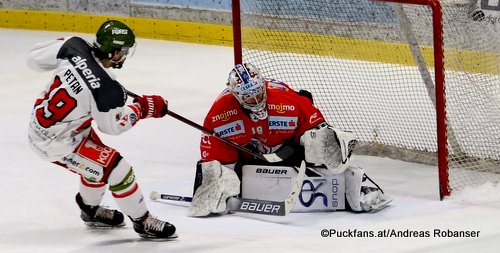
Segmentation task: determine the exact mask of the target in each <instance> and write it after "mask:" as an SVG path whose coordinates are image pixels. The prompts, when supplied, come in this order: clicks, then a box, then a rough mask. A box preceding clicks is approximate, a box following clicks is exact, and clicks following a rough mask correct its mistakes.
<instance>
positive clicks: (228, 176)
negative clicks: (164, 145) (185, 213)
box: [189, 161, 240, 216]
mask: <svg viewBox="0 0 500 253" xmlns="http://www.w3.org/2000/svg"><path fill="white" fill-rule="evenodd" d="M201 173H202V183H201V185H200V186H199V187H198V189H196V192H195V194H194V196H193V200H192V202H191V205H190V206H189V215H190V216H207V215H209V214H211V213H226V212H227V206H226V200H227V199H228V198H229V197H232V196H237V195H238V194H240V180H239V179H238V176H237V175H236V173H235V172H234V170H232V169H230V168H228V167H226V166H224V165H222V164H221V163H220V162H219V161H210V162H204V163H202V164H201Z"/></svg>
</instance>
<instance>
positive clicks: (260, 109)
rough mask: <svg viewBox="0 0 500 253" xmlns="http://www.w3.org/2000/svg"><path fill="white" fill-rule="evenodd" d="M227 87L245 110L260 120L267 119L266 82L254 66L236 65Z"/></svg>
mask: <svg viewBox="0 0 500 253" xmlns="http://www.w3.org/2000/svg"><path fill="white" fill-rule="evenodd" d="M227 87H228V88H229V90H230V91H231V93H233V95H234V96H235V97H236V99H237V100H238V102H239V103H240V105H241V106H243V108H245V109H247V110H250V111H251V112H252V115H253V116H254V117H255V118H256V119H259V120H262V119H265V118H267V108H266V87H265V80H264V78H263V77H262V75H261V73H260V70H259V69H258V68H257V67H255V66H254V65H253V64H250V63H244V64H236V65H235V66H234V68H233V69H232V70H231V72H230V73H229V78H228V80H227Z"/></svg>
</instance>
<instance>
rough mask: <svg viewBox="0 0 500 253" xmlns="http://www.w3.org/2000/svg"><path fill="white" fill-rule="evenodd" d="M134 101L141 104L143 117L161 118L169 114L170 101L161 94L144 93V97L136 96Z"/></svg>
mask: <svg viewBox="0 0 500 253" xmlns="http://www.w3.org/2000/svg"><path fill="white" fill-rule="evenodd" d="M134 101H135V102H138V103H139V104H140V106H141V112H142V113H141V119H145V118H161V117H163V116H165V114H167V111H168V102H167V100H165V99H163V98H162V97H161V96H157V95H151V96H148V95H143V96H142V97H136V98H135V99H134Z"/></svg>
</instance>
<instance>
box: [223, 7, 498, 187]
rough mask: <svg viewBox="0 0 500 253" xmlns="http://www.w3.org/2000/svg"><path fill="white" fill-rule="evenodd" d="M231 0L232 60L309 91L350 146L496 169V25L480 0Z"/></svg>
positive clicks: (472, 180)
mask: <svg viewBox="0 0 500 253" xmlns="http://www.w3.org/2000/svg"><path fill="white" fill-rule="evenodd" d="M388 1H391V2H381V1H369V0H356V1H347V0H336V1H325V0H287V1H284V0H241V1H238V0H233V1H232V4H233V32H234V52H235V62H236V63H241V61H242V60H243V61H244V62H251V63H254V64H256V65H257V66H258V67H260V69H261V71H262V73H263V74H264V75H265V76H266V77H268V78H273V79H277V80H280V81H283V82H286V83H288V84H289V85H290V86H291V87H293V88H294V89H296V90H298V89H306V90H309V91H310V92H312V94H313V96H314V102H315V105H316V106H317V107H318V108H320V109H321V111H322V112H323V113H324V114H325V117H326V118H327V121H328V122H329V123H330V124H332V125H333V126H335V127H337V128H341V129H343V130H347V131H352V132H354V133H355V134H356V135H357V136H358V138H359V140H360V144H359V145H358V146H357V147H356V149H355V153H357V154H367V155H377V156H385V157H391V158H395V159H399V160H404V161H411V162H419V163H425V164H433V165H436V166H437V167H438V169H439V173H438V175H439V182H440V193H441V197H443V196H447V195H449V194H450V192H451V191H452V190H460V189H463V188H465V187H468V186H478V185H482V184H485V183H488V182H491V183H493V184H496V183H497V182H498V180H499V178H500V76H499V74H500V64H499V63H500V62H499V52H500V51H499V47H500V43H499V41H500V40H499V36H498V34H499V32H497V31H495V28H494V26H493V25H491V24H490V23H489V22H487V21H486V19H485V16H484V12H483V11H482V10H481V9H480V7H479V6H480V5H479V4H478V3H477V1H467V0H443V1H440V2H438V1H437V0H388Z"/></svg>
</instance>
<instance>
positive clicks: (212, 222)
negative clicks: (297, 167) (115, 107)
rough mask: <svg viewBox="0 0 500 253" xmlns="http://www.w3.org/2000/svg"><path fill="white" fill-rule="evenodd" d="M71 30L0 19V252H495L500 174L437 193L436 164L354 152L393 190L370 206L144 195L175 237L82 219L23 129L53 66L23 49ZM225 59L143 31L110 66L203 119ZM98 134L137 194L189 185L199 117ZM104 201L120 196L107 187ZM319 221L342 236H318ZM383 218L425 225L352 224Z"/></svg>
mask: <svg viewBox="0 0 500 253" xmlns="http://www.w3.org/2000/svg"><path fill="white" fill-rule="evenodd" d="M68 35H70V34H68V33H62V32H38V31H27V30H8V29H0V49H1V54H0V55H1V56H2V62H1V63H0V85H1V94H2V97H1V98H0V112H1V121H0V122H1V124H0V127H1V131H0V144H1V151H2V152H0V175H1V177H0V185H1V190H0V193H1V196H2V197H1V199H0V203H1V206H0V227H1V229H0V252H2V253H7V252H8V253H10V252H30V253H31V252H39V253H45V252H47V253H49V252H50V253H56V252H82V253H91V252H119V253H139V252H144V253H145V252H148V253H149V252H233V253H234V252H238V253H244V252H252V253H254V252H274V253H279V252H287V253H289V252H315V253H317V252H349V253H352V252H454V253H458V252H499V250H500V229H499V228H500V197H499V196H500V195H499V194H498V189H499V187H498V186H495V185H485V186H483V187H481V188H476V189H470V190H468V191H466V192H463V193H459V194H456V195H455V196H454V197H452V198H450V199H445V200H444V201H440V200H439V194H438V183H437V169H436V167H433V166H423V165H418V164H412V163H405V162H400V161H395V160H390V159H386V158H373V157H357V158H356V160H355V164H357V165H360V166H362V167H364V168H365V169H366V170H367V173H368V175H370V176H371V178H373V179H374V180H375V181H376V182H377V183H379V185H380V186H381V187H382V188H383V189H384V190H385V191H386V193H387V194H389V195H390V196H392V197H393V198H394V201H393V203H392V204H391V206H390V207H389V208H386V209H384V210H382V211H380V212H378V213H373V214H353V213H347V212H332V213H292V214H290V215H288V216H285V217H269V216H258V215H250V214H232V215H227V216H221V217H212V218H191V217H188V216H187V208H186V206H187V205H186V204H185V203H177V204H164V203H157V202H153V201H151V200H149V199H147V204H148V206H149V208H150V210H151V211H152V213H154V214H155V215H156V216H159V217H160V218H162V219H165V220H168V221H170V222H172V223H173V224H175V225H176V227H177V228H178V233H179V235H180V236H179V238H178V239H177V240H175V241H169V242H151V241H144V240H141V239H139V237H138V236H137V235H136V233H135V232H134V231H133V229H132V228H131V222H130V221H127V226H126V227H125V228H121V229H110V230H93V229H88V228H86V227H85V226H84V225H83V223H82V221H81V220H80V218H79V209H78V207H77V206H76V204H75V202H74V195H75V193H76V192H77V191H78V181H79V178H78V176H77V175H75V174H73V173H70V172H68V171H66V170H65V169H63V168H61V167H58V166H55V165H52V164H50V163H48V162H45V161H43V160H41V159H40V158H38V157H37V156H36V155H35V154H34V153H33V152H32V151H31V150H30V149H29V147H28V142H27V137H26V132H27V126H28V119H29V115H30V112H31V108H32V106H33V103H34V99H35V97H36V95H37V94H38V92H40V91H41V89H42V88H43V87H44V85H45V84H46V82H48V81H49V77H50V75H51V73H37V72H34V71H32V70H30V69H28V68H27V66H26V63H25V55H26V53H27V51H28V50H29V48H30V47H31V45H32V44H34V43H36V42H41V41H46V40H50V39H53V38H57V37H60V36H68ZM77 35H79V36H81V37H84V38H86V39H87V40H89V41H91V40H92V39H93V35H89V34H77ZM232 62H233V58H232V49H231V48H230V47H219V46H207V45H197V44H186V43H176V42H167V41H155V40H145V39H139V40H138V47H137V50H136V52H135V55H134V56H133V58H131V59H128V60H127V62H126V64H125V66H124V68H123V69H121V70H116V71H115V72H116V74H117V76H118V81H120V82H121V83H122V84H123V85H124V86H125V87H126V88H127V89H129V90H131V91H134V92H136V93H140V94H160V95H162V96H164V97H165V98H166V99H168V100H169V108H170V109H171V110H172V111H174V112H176V113H178V114H180V115H183V116H184V117H186V118H189V119H191V120H193V121H195V122H198V123H202V122H203V117H204V116H205V114H206V113H207V110H208V108H209V107H210V105H211V103H212V102H213V100H214V99H215V98H216V97H217V95H218V94H219V92H220V91H221V90H222V89H223V88H224V84H225V80H226V77H227V76H226V75H227V73H228V72H229V70H230V69H231V67H232ZM101 137H102V139H103V141H104V142H105V143H107V144H108V145H110V146H112V147H114V148H116V149H118V150H119V151H120V152H121V154H122V155H123V156H124V157H125V158H126V159H127V160H128V161H129V162H130V163H131V164H132V165H133V166H134V170H135V172H136V175H137V177H138V180H139V183H140V187H141V188H142V191H143V193H144V195H145V196H147V195H148V194H149V192H151V191H152V190H156V191H160V192H166V193H171V194H179V195H186V196H189V195H190V194H191V191H192V183H193V175H194V170H195V164H196V161H197V160H198V159H199V153H198V144H199V143H198V142H199V137H200V133H199V132H198V131H197V130H196V129H194V128H192V127H190V126H188V125H186V124H184V123H181V122H179V121H177V120H175V119H173V118H169V117H166V118H165V119H155V120H145V121H143V122H140V123H139V124H138V125H137V126H136V127H135V128H133V129H131V130H130V131H128V132H126V133H124V134H122V135H121V136H107V135H101ZM104 204H105V205H108V206H111V207H114V208H117V206H116V204H115V203H114V201H113V199H112V198H111V196H110V194H109V193H107V194H106V196H105V199H104ZM323 229H327V230H329V231H330V230H331V231H333V230H336V231H340V232H344V236H340V235H342V234H334V235H332V236H331V237H322V236H321V231H322V230H323ZM435 229H440V230H441V231H447V230H450V231H478V233H479V236H478V237H473V238H453V237H438V236H436V235H435V234H434V231H435ZM384 230H392V231H396V232H400V233H406V234H409V233H411V232H414V233H424V234H425V233H429V236H428V237H419V236H418V235H417V236H415V235H413V236H408V237H374V238H368V237H361V236H359V234H357V233H356V232H360V231H362V232H363V231H365V232H367V233H374V234H375V235H377V234H378V233H381V232H383V231H384ZM348 232H350V233H351V234H349V233H348ZM356 235H358V236H356Z"/></svg>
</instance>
